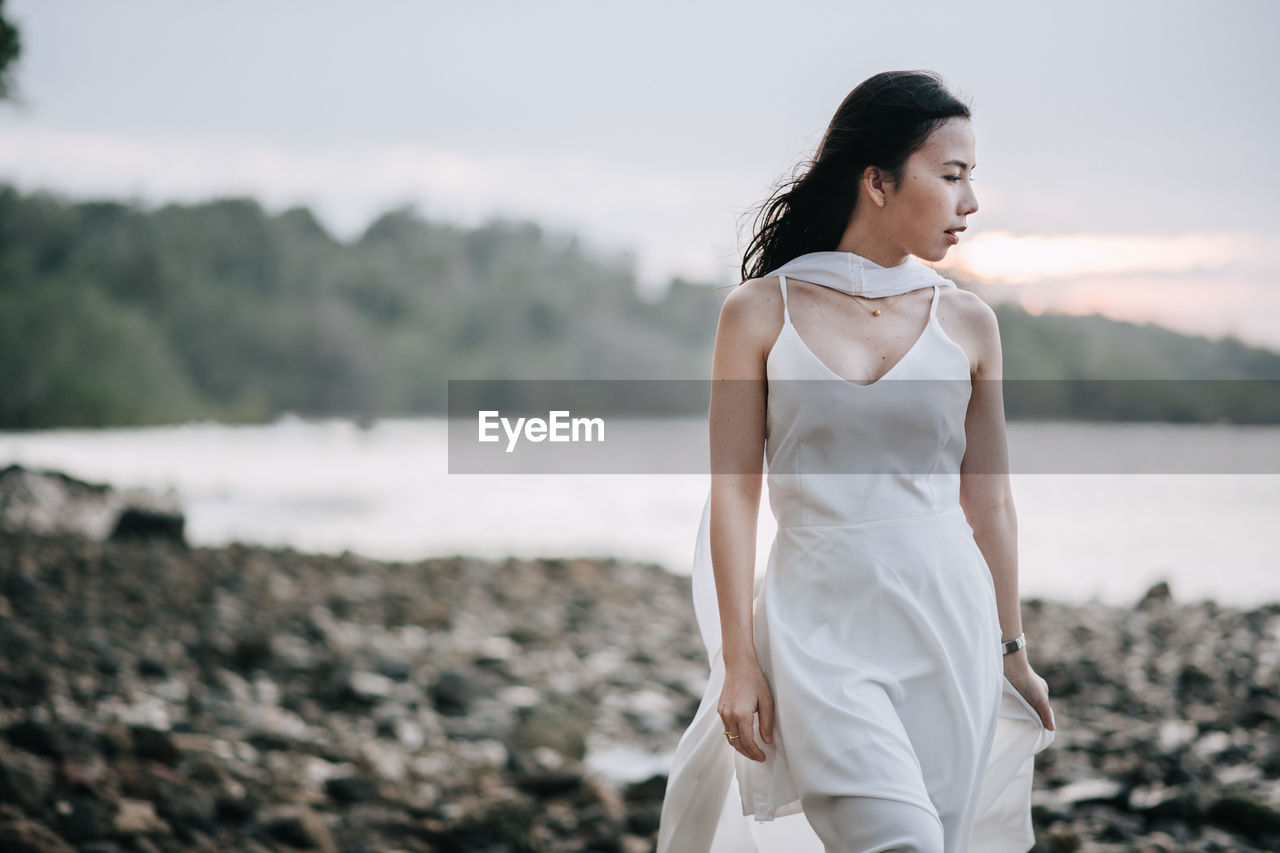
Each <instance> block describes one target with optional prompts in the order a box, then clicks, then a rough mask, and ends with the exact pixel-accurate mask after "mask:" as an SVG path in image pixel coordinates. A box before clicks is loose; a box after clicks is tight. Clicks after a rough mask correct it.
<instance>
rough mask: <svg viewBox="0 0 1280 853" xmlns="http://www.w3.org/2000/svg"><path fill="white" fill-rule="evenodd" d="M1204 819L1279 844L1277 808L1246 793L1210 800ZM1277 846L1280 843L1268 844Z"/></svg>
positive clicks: (1279, 816)
mask: <svg viewBox="0 0 1280 853" xmlns="http://www.w3.org/2000/svg"><path fill="white" fill-rule="evenodd" d="M1205 818H1206V820H1208V821H1210V822H1211V823H1215V824H1217V825H1218V826H1221V827H1223V828H1224V829H1229V830H1231V831H1232V832H1235V833H1238V834H1240V835H1243V836H1245V837H1246V838H1249V839H1251V840H1252V841H1254V843H1257V844H1268V845H1280V811H1277V810H1276V809H1273V808H1271V807H1270V806H1268V805H1266V804H1265V803H1261V802H1259V801H1257V800H1253V799H1250V798H1247V797H1238V796H1229V797H1223V798H1222V799H1220V800H1217V801H1215V802H1214V803H1212V804H1211V805H1210V806H1209V808H1208V809H1207V810H1206V811H1205ZM1270 849H1273V850H1274V849H1280V847H1270Z"/></svg>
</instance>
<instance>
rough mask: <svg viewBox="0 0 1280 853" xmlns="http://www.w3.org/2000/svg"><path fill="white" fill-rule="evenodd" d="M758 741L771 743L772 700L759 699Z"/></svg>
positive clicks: (764, 697)
mask: <svg viewBox="0 0 1280 853" xmlns="http://www.w3.org/2000/svg"><path fill="white" fill-rule="evenodd" d="M760 739H761V740H763V741H764V742H765V743H770V744H771V743H773V699H772V698H771V697H769V696H761V697H760Z"/></svg>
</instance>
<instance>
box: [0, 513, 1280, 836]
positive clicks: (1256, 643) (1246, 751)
mask: <svg viewBox="0 0 1280 853" xmlns="http://www.w3.org/2000/svg"><path fill="white" fill-rule="evenodd" d="M0 497H3V490H0ZM153 511H154V512H155V513H156V514H157V515H158V517H159V518H160V520H161V521H160V522H157V521H156V519H155V518H152V522H154V523H151V524H143V523H141V522H138V520H137V519H135V522H137V523H135V525H134V526H133V527H131V528H130V527H127V526H126V527H125V528H124V529H121V528H120V526H119V525H117V529H116V531H115V533H114V534H113V535H111V536H109V537H108V538H106V539H96V538H93V537H90V536H84V535H80V534H77V533H70V532H61V533H58V532H52V533H50V532H44V533H37V532H31V531H23V530H9V531H7V532H0V645H2V646H3V648H4V650H5V654H4V655H3V656H0V846H5V845H6V844H8V845H14V846H16V845H18V844H20V843H26V844H28V849H47V850H66V849H73V848H74V847H79V848H80V849H91V850H97V851H100V853H107V851H114V850H124V849H145V850H220V849H247V850H264V849H290V847H307V848H311V849H318V850H322V851H339V850H341V851H348V850H350V851H355V850H363V849H400V850H421V851H454V850H457V851H472V850H477V851H478V850H485V849H489V848H494V849H506V850H519V851H525V850H527V851H534V850H536V851H566V853H567V851H585V850H618V851H623V853H641V851H651V850H652V849H653V844H654V841H655V839H656V831H657V820H658V815H659V813H660V807H661V801H662V797H663V794H664V792H665V785H666V776H665V766H666V764H664V760H668V761H669V758H664V757H667V756H669V754H670V752H671V750H673V749H674V748H675V745H676V743H677V742H678V740H679V738H680V735H681V734H682V733H683V731H684V728H685V726H686V725H687V724H688V722H689V720H690V719H691V718H692V717H693V714H694V711H695V710H696V708H697V705H698V702H699V701H700V699H701V696H702V691H703V688H704V686H705V684H706V678H707V674H708V666H707V660H706V655H705V652H704V651H703V648H702V644H701V639H700V637H699V635H698V632H697V627H696V623H695V620H694V614H693V605H692V600H691V598H690V589H689V579H688V577H687V576H681V575H676V574H673V573H671V572H669V571H668V570H667V569H665V568H663V567H662V566H660V565H658V564H654V563H642V562H634V561H628V560H622V559H613V558H600V559H586V558H584V559H569V558H547V559H520V558H514V557H513V558H507V559H501V560H486V559H474V558H470V557H467V556H463V555H457V556H452V557H442V558H435V559H427V560H420V561H411V562H410V561H378V560H371V559H367V558H364V557H361V556H359V555H357V554H353V553H345V554H341V555H336V556H334V555H325V554H312V553H303V552H298V551H296V550H294V549H291V548H272V547H266V546H254V545H227V546H219V547H191V546H189V545H187V544H186V543H185V542H184V541H183V540H182V537H181V533H180V526H178V525H175V524H174V523H172V518H171V517H170V518H169V523H167V524H166V523H162V522H163V519H164V518H165V516H164V515H163V513H162V512H160V510H159V509H156V508H154V507H153ZM122 515H123V514H122ZM138 518H146V516H138ZM1023 621H1024V624H1025V627H1026V629H1027V634H1028V636H1029V637H1030V638H1033V640H1034V643H1033V644H1029V650H1030V652H1031V655H1032V657H1031V660H1032V664H1033V666H1034V667H1035V668H1036V670H1037V672H1039V673H1040V674H1041V675H1042V676H1043V677H1044V678H1045V679H1046V680H1047V681H1048V682H1049V684H1050V687H1051V696H1052V699H1053V704H1054V711H1055V717H1056V721H1057V724H1058V734H1057V737H1056V740H1055V743H1054V744H1053V745H1052V746H1050V747H1049V748H1048V749H1047V750H1045V751H1044V752H1042V753H1041V754H1040V755H1038V756H1037V761H1036V777H1035V785H1034V790H1033V810H1032V816H1033V821H1034V825H1035V831H1036V836H1037V838H1038V840H1039V845H1038V847H1037V849H1039V850H1053V851H1067V850H1075V849H1089V850H1103V851H1105V850H1115V851H1120V850H1135V849H1142V850H1202V849H1203V850H1220V849H1232V850H1255V849H1256V850H1265V849H1275V846H1276V845H1277V842H1278V841H1280V603H1269V604H1265V605H1260V606H1256V607H1250V608H1238V607H1230V606H1226V605H1222V604H1218V603H1216V602H1213V601H1212V600H1202V601H1197V602H1190V603H1184V602H1180V601H1176V600H1175V599H1174V598H1173V596H1172V595H1170V593H1169V588H1168V587H1167V586H1166V585H1164V584H1157V585H1155V586H1153V587H1151V588H1150V589H1149V590H1148V591H1147V593H1146V594H1145V595H1144V596H1143V597H1142V598H1141V599H1140V600H1138V601H1135V602H1134V603H1133V604H1131V605H1129V606H1118V605H1103V604H1084V605H1079V604H1068V603H1061V602H1055V601H1052V600H1046V599H1039V598H1027V599H1024V600H1023ZM278 845H279V846H278Z"/></svg>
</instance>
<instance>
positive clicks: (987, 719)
mask: <svg viewBox="0 0 1280 853" xmlns="http://www.w3.org/2000/svg"><path fill="white" fill-rule="evenodd" d="M780 284H781V287H782V293H783V312H784V313H783V327H782V330H781V332H780V334H779V335H778V338H777V340H776V341H775V342H774V344H773V347H772V349H771V350H770V352H769V356H768V361H767V375H768V410H767V440H766V446H765V457H766V460H767V464H768V484H769V503H770V507H771V509H772V511H773V515H774V517H775V519H776V520H777V523H778V532H777V535H776V537H775V539H774V542H773V547H772V549H771V551H770V554H769V560H768V566H767V570H766V574H765V576H764V579H763V584H762V585H761V586H760V588H759V591H758V592H757V594H756V599H755V604H754V608H755V610H754V624H755V629H754V638H755V645H756V652H757V656H758V658H759V661H760V665H761V668H762V669H763V670H764V673H765V676H766V678H767V679H768V681H769V684H770V686H771V689H772V692H773V696H774V700H775V727H774V743H773V744H772V745H770V744H765V743H764V742H763V741H762V740H761V739H760V733H759V724H758V716H757V722H756V729H755V739H756V743H758V744H760V746H761V747H762V749H763V750H764V752H765V754H766V761H765V762H763V763H760V762H756V761H752V760H751V759H748V758H746V757H745V756H743V755H741V754H740V753H739V752H737V751H736V750H735V749H733V748H732V746H730V745H729V743H728V742H727V739H726V738H725V736H724V724H723V721H722V720H721V719H720V716H719V714H718V712H717V710H716V709H717V705H718V703H719V697H720V692H721V689H722V687H723V685H724V661H723V658H722V657H721V654H720V643H721V638H720V620H719V612H718V606H717V602H716V597H715V587H714V575H713V574H712V573H711V555H710V545H709V537H708V531H709V517H710V498H709V496H708V501H707V504H706V506H704V508H703V516H702V529H701V530H700V531H699V544H698V549H697V553H696V554H695V559H694V578H693V585H694V604H695V609H696V611H697V618H698V624H699V628H700V630H701V633H702V637H703V641H704V645H705V646H706V648H707V653H708V659H709V663H710V666H711V677H710V680H709V682H708V684H707V687H706V692H705V694H704V696H703V699H702V702H701V704H700V706H699V708H698V710H697V713H696V715H695V716H694V719H693V721H692V723H691V724H690V726H689V728H688V729H687V730H686V731H685V733H684V735H683V737H682V738H681V740H680V743H679V745H678V746H677V748H676V752H675V756H674V759H673V764H672V768H671V771H670V775H669V776H668V781H667V791H666V797H665V799H664V802H663V808H662V818H661V823H660V826H659V840H658V847H657V850H658V853H709V851H711V853H719V851H724V853H729V851H733V853H743V851H759V853H770V851H775V850H776V851H785V853H810V851H811V853H823V846H822V843H821V842H820V841H819V839H818V837H817V835H816V834H815V833H814V831H813V830H812V828H810V827H809V825H808V823H807V821H806V820H805V817H804V814H803V812H802V811H801V802H800V800H801V797H802V796H803V795H806V794H829V795H850V796H868V797H884V798H890V799H895V800H903V801H906V802H909V803H914V804H917V805H919V806H922V807H924V808H926V809H929V810H930V811H933V812H934V813H935V814H937V816H938V817H939V819H940V820H941V822H942V826H943V833H944V839H945V849H946V850H947V851H948V853H966V851H973V853H988V851H991V852H992V853H1025V851H1027V850H1028V849H1029V848H1031V847H1032V846H1033V845H1034V843H1035V838H1034V835H1033V832H1032V825H1031V803H1030V799H1031V780H1032V772H1033V769H1034V756H1035V754H1036V753H1038V752H1040V751H1041V750H1043V749H1044V748H1045V747H1046V746H1048V745H1049V744H1050V743H1052V741H1053V737H1054V732H1053V731H1052V730H1049V729H1046V728H1045V727H1044V725H1043V724H1042V723H1041V721H1040V716H1039V714H1038V713H1036V711H1035V710H1034V709H1033V708H1032V707H1031V705H1030V704H1029V703H1028V702H1027V701H1026V699H1025V698H1023V696H1022V695H1021V694H1020V693H1019V692H1018V691H1017V689H1016V688H1015V687H1014V686H1013V685H1012V684H1011V683H1010V682H1009V681H1008V679H1006V678H1005V677H1004V673H1003V664H1002V655H1001V651H1000V645H999V643H1000V639H1001V637H1000V633H1001V632H1000V625H999V621H998V615H997V610H996V598H995V585H994V582H993V580H992V577H991V573H990V570H989V569H988V567H987V564H986V560H985V558H984V557H983V555H982V552H981V550H980V549H979V548H978V546H977V543H976V542H975V541H974V538H973V528H972V527H970V526H969V524H968V522H967V521H966V519H965V515H964V512H963V510H962V509H961V506H960V500H959V489H960V462H961V459H962V458H963V456H964V450H965V433H964V421H965V413H966V410H967V407H968V403H969V396H970V392H971V382H970V374H969V371H970V365H969V361H968V357H967V356H966V354H965V352H964V350H963V349H962V348H961V347H960V346H959V344H957V343H956V342H955V341H953V340H952V339H951V338H950V337H949V336H948V335H947V333H946V332H945V331H944V330H943V328H942V326H941V324H940V323H939V321H938V319H937V305H938V294H939V287H938V285H937V284H934V285H933V296H932V301H931V303H930V308H929V320H928V324H927V325H926V327H925V329H924V331H923V333H922V334H921V335H920V336H919V338H918V339H917V340H916V341H915V343H914V344H913V345H912V347H911V349H910V350H909V351H908V352H907V354H906V355H905V356H903V357H902V359H901V360H899V361H898V362H897V364H895V365H894V366H893V367H892V368H891V369H890V370H889V372H888V373H886V374H885V375H884V376H882V377H881V378H880V379H878V380H876V381H875V382H872V383H870V384H858V383H854V382H852V381H848V380H845V379H843V378H841V377H840V376H838V375H836V374H835V373H834V372H833V371H832V370H831V369H830V368H828V367H827V366H826V365H825V364H824V363H823V362H822V361H821V360H820V359H818V357H817V356H816V355H814V353H813V352H812V351H811V350H810V349H809V348H808V346H807V345H806V344H805V343H804V341H803V339H802V338H801V337H800V335H799V333H798V332H797V331H796V329H795V327H794V326H793V325H792V324H791V317H790V311H789V310H788V309H787V307H786V296H787V285H786V276H785V275H784V276H781V277H780ZM948 284H950V283H949V282H948ZM926 379H927V380H945V381H930V382H923V383H912V382H905V383H904V382H899V380H926ZM792 380H825V381H821V382H815V381H792ZM837 426H838V428H836V427H837ZM850 460H864V461H868V460H873V461H874V465H871V464H870V462H868V463H867V466H866V467H865V468H859V467H858V465H857V464H852V465H851V464H850ZM753 818H754V819H753Z"/></svg>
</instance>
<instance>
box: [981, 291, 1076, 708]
mask: <svg viewBox="0 0 1280 853" xmlns="http://www.w3.org/2000/svg"><path fill="white" fill-rule="evenodd" d="M965 327H966V331H968V332H969V333H970V334H969V336H968V337H969V340H971V341H973V347H974V352H975V355H976V358H975V359H974V360H975V363H974V364H973V365H972V366H971V370H972V374H971V378H972V379H973V396H972V397H971V398H970V400H969V410H968V412H967V413H966V415H965V454H964V460H963V461H962V462H961V464H960V505H961V506H962V507H963V508H964V514H965V518H966V519H967V520H968V522H969V526H970V527H972V528H973V538H974V541H976V542H977V543H978V548H979V549H980V550H981V551H982V555H983V557H984V558H986V561H987V567H988V568H989V569H990V570H991V579H992V581H993V582H994V584H995V589H996V609H997V610H998V611H999V619H1000V638H1001V639H1002V640H1012V639H1013V638H1014V637H1016V636H1018V635H1019V634H1021V633H1022V604H1021V598H1020V596H1019V593H1018V515H1017V513H1016V512H1015V511H1014V506H1013V489H1012V486H1011V484H1010V480H1009V443H1008V436H1007V432H1006V429H1005V417H1004V392H1003V389H1002V382H1001V379H1002V377H1003V375H1004V371H1003V353H1002V349H1001V346H1000V327H999V324H998V323H997V321H996V315H995V312H994V311H992V310H991V308H990V306H988V305H987V304H986V303H984V302H983V301H982V300H981V299H978V298H977V297H976V296H975V297H973V298H972V299H970V300H968V305H967V306H966V310H965ZM1004 672H1005V676H1006V677H1007V678H1008V679H1009V681H1010V682H1011V683H1012V684H1013V685H1014V687H1016V688H1017V689H1018V691H1019V692H1020V693H1021V694H1022V695H1023V697H1024V698H1026V700H1027V702H1028V703H1029V704H1030V705H1031V706H1032V707H1033V708H1035V709H1036V711H1037V712H1038V713H1039V714H1040V719H1041V721H1042V722H1043V724H1044V726H1045V727H1046V728H1049V729H1052V728H1054V727H1055V726H1054V722H1053V709H1052V708H1051V707H1050V705H1049V688H1048V684H1047V683H1046V682H1045V680H1044V679H1043V678H1041V677H1040V676H1039V675H1037V674H1036V673H1035V671H1034V670H1033V669H1032V668H1031V663H1030V660H1029V658H1028V656H1027V649H1026V648H1022V649H1019V650H1018V651H1016V652H1013V653H1011V654H1007V655H1005V656H1004Z"/></svg>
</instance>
